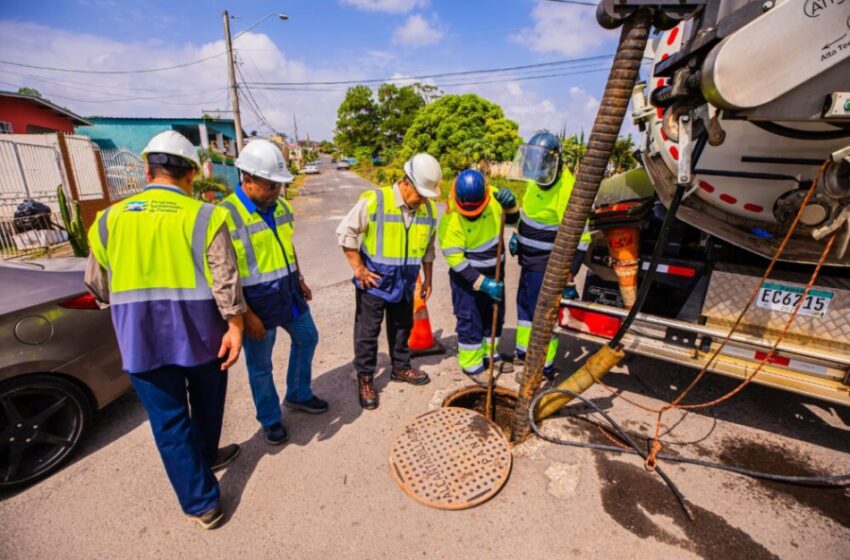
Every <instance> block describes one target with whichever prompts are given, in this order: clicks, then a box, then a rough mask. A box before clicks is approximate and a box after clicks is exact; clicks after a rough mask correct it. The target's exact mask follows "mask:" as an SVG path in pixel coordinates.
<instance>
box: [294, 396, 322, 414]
mask: <svg viewBox="0 0 850 560" xmlns="http://www.w3.org/2000/svg"><path fill="white" fill-rule="evenodd" d="M283 406H285V407H286V408H288V409H290V410H300V411H301V412H306V413H307V414H321V413H323V412H327V411H328V408H329V406H328V401H326V400H323V399H320V398H319V397H316V396H314V397H311V398H309V399H307V400H306V401H301V402H296V401H288V400H286V399H284V400H283Z"/></svg>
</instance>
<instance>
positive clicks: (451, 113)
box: [399, 93, 521, 173]
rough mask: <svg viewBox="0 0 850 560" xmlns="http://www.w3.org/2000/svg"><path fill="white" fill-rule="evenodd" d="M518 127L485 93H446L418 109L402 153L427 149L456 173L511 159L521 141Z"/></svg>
mask: <svg viewBox="0 0 850 560" xmlns="http://www.w3.org/2000/svg"><path fill="white" fill-rule="evenodd" d="M518 128H519V127H518V126H517V123H515V122H514V121H511V120H508V119H506V118H505V114H504V112H503V111H502V108H501V107H499V106H498V105H496V104H495V103H492V102H490V101H487V100H486V99H484V98H482V97H479V96H477V95H475V94H472V93H468V94H465V95H446V96H444V97H441V98H440V99H438V100H437V101H435V102H434V103H431V104H430V105H427V106H425V107H424V108H423V109H421V110H420V111H419V113H418V114H417V115H416V119H415V120H414V121H413V124H412V125H411V127H410V128H409V129H408V131H407V134H406V135H405V137H404V144H403V145H402V149H401V152H400V153H399V156H400V158H401V159H404V158H407V157H410V156H411V155H413V154H414V153H417V152H428V153H429V154H431V155H433V156H434V157H436V158H437V159H438V160H440V164H441V165H442V166H443V168H444V169H447V170H448V171H449V172H451V173H456V172H458V171H460V170H462V169H465V168H467V167H470V166H472V165H475V164H480V163H486V162H491V161H507V160H510V159H511V158H512V157H513V155H514V152H516V150H517V148H518V147H519V144H520V142H521V139H520V137H519V133H518Z"/></svg>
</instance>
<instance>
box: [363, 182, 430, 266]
mask: <svg viewBox="0 0 850 560" xmlns="http://www.w3.org/2000/svg"><path fill="white" fill-rule="evenodd" d="M386 190H389V192H390V193H392V190H391V189H376V190H375V191H374V192H375V194H376V200H375V211H374V212H372V213H370V214H369V216H368V217H369V222H370V223H372V224H374V225H375V227H374V233H372V231H371V230H372V228H370V231H369V232H368V233H367V236H369V237H371V236H373V235H374V240H375V251H374V254H372V252H371V251H370V250H369V247H368V243H367V242H366V239H364V242H363V243H362V244H361V249H362V250H363V252H364V253H366V255H368V257H369V259H370V260H371V261H372V262H374V263H377V264H382V265H386V266H404V265H407V266H418V265H420V264H421V263H422V257H424V256H425V251H426V250H427V248H428V242H427V241H426V242H425V244H424V246H422V247H410V245H408V247H407V251H408V253H407V255H402V256H400V257H397V256H388V255H387V254H386V251H385V248H384V244H385V239H386V228H385V224H387V223H400V224H402V225H403V224H404V216H402V215H401V214H387V213H386V212H385V211H384V209H385V205H386V201H385V200H384V197H385V194H386V193H385V191H386ZM425 212H426V214H427V216H414V217H413V219H412V220H411V222H410V225H409V226H406V227H405V229H406V230H407V234H406V235H408V236H409V235H410V230H412V229H413V228H414V227H416V226H419V227H421V226H427V227H428V236H427V239H430V237H431V233H432V231H433V229H434V227H435V226H436V224H437V220H436V219H435V218H434V209H433V207H432V205H431V202H430V201H426V202H425ZM408 239H409V237H408ZM411 250H417V251H419V253H420V254H410V251H411Z"/></svg>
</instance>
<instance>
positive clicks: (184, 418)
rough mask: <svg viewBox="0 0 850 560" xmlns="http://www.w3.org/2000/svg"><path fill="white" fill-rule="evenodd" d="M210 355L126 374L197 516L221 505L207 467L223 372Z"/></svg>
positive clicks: (217, 427)
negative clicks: (208, 359)
mask: <svg viewBox="0 0 850 560" xmlns="http://www.w3.org/2000/svg"><path fill="white" fill-rule="evenodd" d="M220 367H221V362H220V361H219V360H214V361H212V362H209V363H207V364H203V365H200V366H194V367H180V366H164V367H161V368H158V369H155V370H151V371H146V372H141V373H133V374H130V379H131V380H132V382H133V388H134V389H135V390H136V394H137V395H138V396H139V400H140V401H142V406H144V407H145V410H146V411H147V413H148V418H149V419H150V424H151V429H152V430H153V437H154V440H155V441H156V446H157V448H158V449H159V455H160V457H162V463H163V465H164V466H165V472H166V473H167V474H168V479H169V480H170V481H171V486H172V487H173V488H174V492H175V493H176V494H177V499H178V501H179V502H180V507H181V508H183V511H184V512H185V513H187V514H189V515H200V514H202V513H204V512H206V511H209V510H210V509H212V508H214V507H216V506H218V505H219V490H218V481H217V480H216V478H215V476H213V473H212V470H210V467H211V466H212V464H213V462H214V461H215V456H216V452H217V451H218V440H219V437H220V436H221V423H222V418H223V417H224V397H225V394H226V392H227V372H223V371H221V370H220V369H219V368H220Z"/></svg>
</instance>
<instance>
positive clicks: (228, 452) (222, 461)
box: [210, 443, 239, 472]
mask: <svg viewBox="0 0 850 560" xmlns="http://www.w3.org/2000/svg"><path fill="white" fill-rule="evenodd" d="M238 455H239V446H238V445H237V444H235V443H231V444H230V445H225V446H224V447H222V448H221V449H219V450H218V452H217V453H216V454H215V461H213V464H212V467H210V468H211V469H212V471H213V472H216V471H220V470H221V469H223V468H224V467H226V466H227V465H229V464H230V463H232V462H233V460H234V459H236V457H237V456H238Z"/></svg>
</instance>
